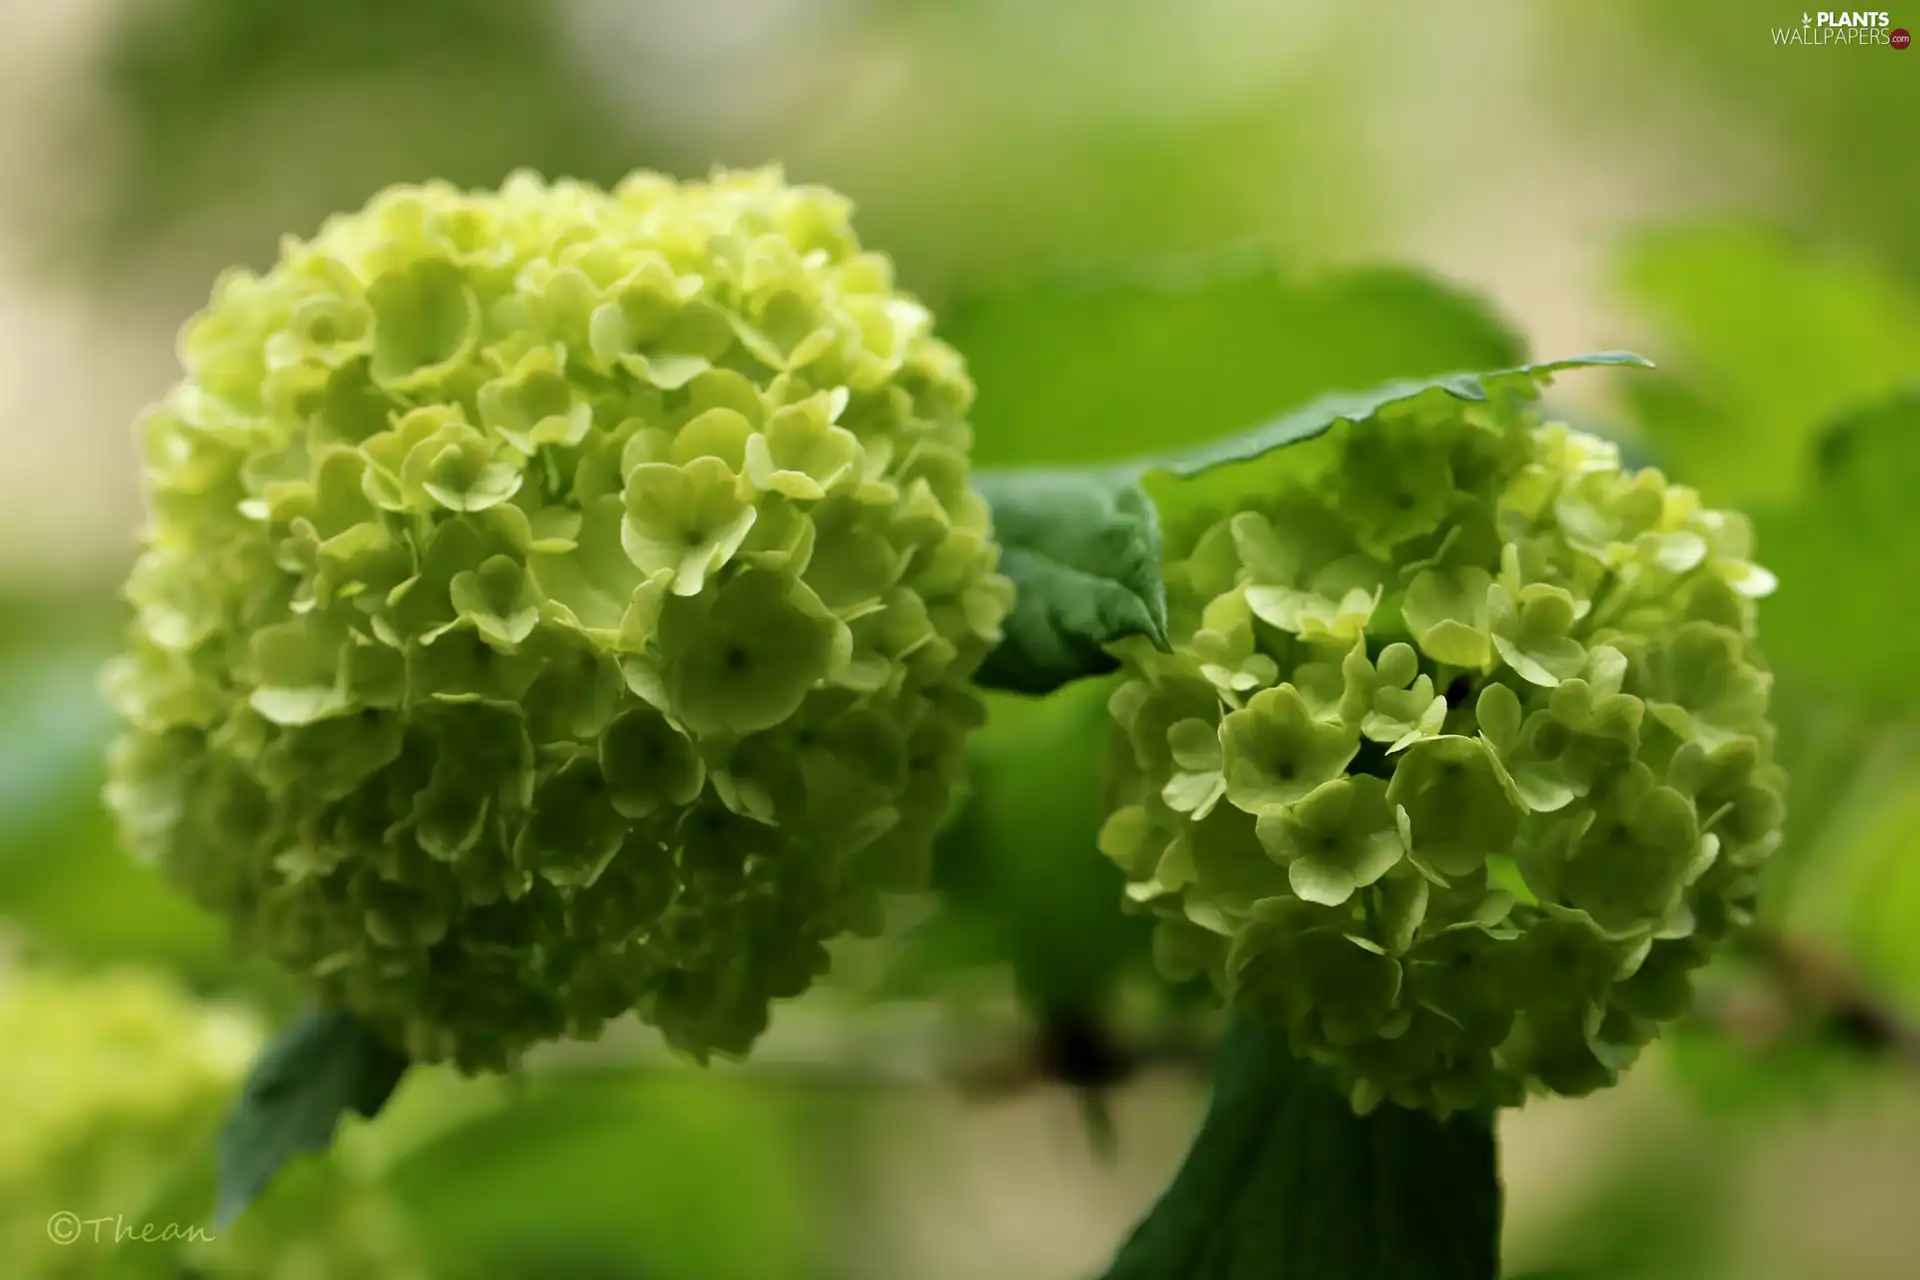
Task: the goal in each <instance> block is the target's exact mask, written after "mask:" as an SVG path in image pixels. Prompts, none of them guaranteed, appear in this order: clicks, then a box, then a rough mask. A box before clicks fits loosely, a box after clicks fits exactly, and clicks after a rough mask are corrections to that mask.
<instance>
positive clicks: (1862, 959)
mask: <svg viewBox="0 0 1920 1280" xmlns="http://www.w3.org/2000/svg"><path fill="white" fill-rule="evenodd" d="M1873 764H1874V765H1875V766H1876V767H1875V768H1874V769H1873V771H1872V772H1871V773H1870V774H1869V775H1868V776H1867V778H1866V781H1865V785H1864V786H1863V787H1862V789H1861V794H1860V795H1859V797H1858V798H1857V799H1856V800H1855V801H1854V803H1853V804H1852V805H1851V806H1850V812H1848V813H1846V814H1845V815H1843V817H1844V821H1843V822H1842V823H1841V825H1840V827H1839V829H1838V830H1837V831H1836V832H1835V833H1834V834H1833V837H1832V846H1831V847H1830V848H1829V849H1825V850H1823V851H1822V856H1821V861H1820V863H1819V864H1818V866H1817V867H1815V868H1814V869H1813V872H1814V873H1813V874H1809V875H1806V876H1804V877H1802V879H1803V881H1804V883H1803V884H1802V885H1801V886H1800V887H1799V888H1798V890H1797V892H1796V894H1795V896H1794V900H1793V902H1792V903H1791V904H1790V906H1789V908H1788V914H1787V918H1788V919H1789V920H1791V921H1792V922H1793V924H1794V925H1795V927H1796V928H1797V929H1799V930H1801V931H1804V932H1805V933H1806V934H1807V935H1808V936H1810V937H1815V938H1818V939H1820V940H1822V941H1823V942H1824V943H1825V945H1827V946H1828V947H1831V948H1832V949H1833V950H1834V951H1835V952H1836V953H1837V954H1840V955H1843V956H1845V957H1846V958H1847V959H1848V960H1849V961H1851V962H1852V963H1853V964H1855V965H1857V966H1859V969H1860V971H1861V976H1862V977H1863V978H1864V979H1865V980H1867V981H1869V982H1871V983H1872V984H1873V985H1874V987H1875V988H1876V991H1877V993H1878V994H1879V995H1880V996H1882V997H1884V998H1886V999H1888V1000H1891V1001H1893V1002H1894V1003H1895V1004H1896V1005H1898V1006H1900V1007H1902V1008H1904V1009H1905V1010H1906V1011H1908V1013H1909V1014H1910V1016H1913V1017H1916V1018H1920V930H1916V929H1915V928H1914V922H1915V921H1916V920H1920V740H1916V739H1915V738H1914V736H1913V735H1912V734H1909V735H1908V736H1907V738H1906V739H1905V740H1904V741H1896V742H1895V743H1893V744H1892V748H1891V749H1890V750H1888V751H1886V752H1885V753H1884V754H1883V756H1882V757H1881V758H1880V759H1878V760H1876V761H1874V762H1873Z"/></svg>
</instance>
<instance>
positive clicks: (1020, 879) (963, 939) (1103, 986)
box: [903, 680, 1150, 1014]
mask: <svg viewBox="0 0 1920 1280" xmlns="http://www.w3.org/2000/svg"><path fill="white" fill-rule="evenodd" d="M1113 687H1114V681H1112V680H1083V681H1080V682H1078V683H1076V684H1071V685H1068V686H1067V687H1066V688H1064V689H1061V690H1060V691H1059V692H1057V693H1055V694H1053V695H1051V696H1049V697H1046V698H1041V699H1035V698H1024V697H1014V696H1009V695H1005V694H996V695H989V697H988V699H987V707H988V716H987V724H986V727H985V728H983V729H981V730H979V731H978V732H977V733H975V734H974V735H973V738H972V740H971V741H970V742H969V744H968V751H967V758H968V763H969V778H970V782H969V790H968V794H967V796H966V799H965V800H964V801H963V803H962V807H961V810H960V812H959V813H958V815H956V817H955V818H954V820H953V821H952V822H951V823H949V824H948V826H947V827H946V829H945V830H944V831H942V833H941V835H940V840H939V845H938V849H937V852H936V855H935V858H934V888H935V890H936V891H937V892H938V893H939V894H940V896H941V905H942V912H941V914H939V915H936V916H934V917H933V918H932V919H931V920H930V921H929V922H928V923H927V924H926V925H923V926H922V932H920V933H919V934H918V935H916V936H915V937H913V938H912V940H911V941H910V942H909V945H908V952H907V955H906V957H905V958H904V960H903V963H904V964H905V965H907V966H909V967H914V966H917V967H919V968H921V969H924V970H939V969H941V968H945V967H950V966H971V965H982V964H988V963H1010V964H1011V965H1012V967H1013V971H1014V977H1015V981H1016V983H1017V984H1018V987H1019V990H1020V992H1021V994H1022V996H1023V997H1024V998H1025V999H1026V1000H1027V1001H1028V1002H1029V1003H1030V1004H1031V1005H1033V1006H1034V1007H1036V1008H1038V1009H1039V1010H1041V1011H1042V1013H1043V1014H1047V1013H1054V1012H1059V1011H1067V1010H1076V1011H1078V1010H1093V1011H1098V1010H1101V1009H1102V1008H1103V1007H1104V1006H1105V1004H1106V1002H1107V999H1108V997H1109V995H1110V993H1111V990H1112V988H1113V985H1114V983H1115V981H1116V980H1117V978H1118V977H1119V975H1120V974H1121V973H1122V972H1123V971H1125V970H1126V969H1127V968H1128V967H1129V966H1132V965H1139V966H1141V967H1144V966H1145V964H1146V957H1147V954H1148V935H1149V932H1150V929H1149V921H1148V920H1147V919H1146V918H1145V917H1144V916H1134V915H1127V914H1124V913H1123V912H1122V911H1121V908H1120V904H1121V899H1122V891H1123V890H1124V888H1125V881H1124V879H1123V877H1122V876H1121V874H1120V870H1119V868H1118V867H1116V866H1114V865H1113V863H1112V862H1110V861H1109V860H1108V859H1107V858H1106V857H1104V856H1103V855H1102V854H1101V853H1100V850H1099V847H1098V844H1097V840H1098V837H1099V834H1100V825H1101V823H1102V822H1103V821H1104V820H1105V818H1106V797H1105V790H1106V786H1105V759H1104V758H1105V754H1106V750H1107V742H1108V735H1109V733H1110V732H1111V727H1110V722H1109V717H1108V714H1107V698H1108V697H1109V696H1110V695H1111V694H1112V692H1113Z"/></svg>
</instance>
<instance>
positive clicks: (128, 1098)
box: [0, 969, 260, 1275]
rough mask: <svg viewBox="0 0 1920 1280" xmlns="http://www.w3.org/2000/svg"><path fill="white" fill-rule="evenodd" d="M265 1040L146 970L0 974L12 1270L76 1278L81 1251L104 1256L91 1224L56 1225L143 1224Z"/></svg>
mask: <svg viewBox="0 0 1920 1280" xmlns="http://www.w3.org/2000/svg"><path fill="white" fill-rule="evenodd" d="M259 1034H260V1033H259V1028H258V1027H257V1026H256V1025H255V1024H254V1023H252V1022H251V1021H249V1020H248V1019H246V1018H244V1017H241V1016H239V1015H236V1014H231V1013H223V1012H216V1011H210V1010H204V1009H202V1008H200V1007H198V1006H196V1005H195V1004H194V1003H193V1002H192V1001H191V1000H189V999H187V998H186V997H185V996H184V995H183V994H181V993H180V992H178V991H176V990H175V989H173V988H172V987H170V986H168V985H167V984H166V983H164V982H162V981H161V980H159V979H157V978H154V977H151V976H149V975H147V974H144V973H140V972H137V971H127V972H120V973H109V974H99V975H95V976H91V977H86V978H78V977H67V976H64V975H59V974H54V973H45V972H36V971H19V972H16V971H13V970H10V969H9V970H5V971H0V1044H4V1045H5V1046H6V1050H5V1052H4V1054H0V1204H4V1205H6V1206H7V1208H6V1212H5V1214H4V1215H3V1216H0V1232H4V1235H3V1236H0V1256H4V1257H5V1258H6V1259H7V1265H8V1269H9V1272H10V1274H26V1275H41V1274H45V1275H59V1274H66V1273H74V1274H77V1273H80V1272H82V1271H84V1270H85V1267H84V1266H83V1265H81V1262H82V1259H81V1258H80V1257H78V1256H76V1254H77V1253H79V1252H85V1253H86V1256H87V1257H88V1258H90V1259H91V1260H92V1261H93V1262H94V1263H98V1262H99V1261H100V1259H101V1257H102V1253H101V1251H100V1250H98V1249H91V1248H90V1246H91V1244H92V1242H91V1240H90V1239H88V1238H87V1237H86V1235H85V1234H84V1231H85V1230H89V1229H86V1228H82V1227H80V1226H77V1225H76V1226H75V1227H74V1232H73V1234H74V1238H73V1239H71V1240H57V1239H55V1237H56V1236H60V1235H64V1234H68V1233H67V1232H66V1231H65V1230H64V1228H62V1227H59V1226H55V1227H52V1228H50V1227H49V1220H50V1219H51V1218H52V1217H53V1216H54V1215H55V1214H62V1213H65V1214H72V1215H74V1217H75V1220H76V1223H80V1222H84V1221H85V1220H87V1219H92V1218H96V1217H99V1216H103V1215H109V1216H110V1215H113V1214H124V1215H125V1216H126V1217H127V1218H128V1219H130V1220H133V1221H136V1222H137V1221H139V1211H140V1210H142V1209H143V1208H145V1207H146V1205H147V1203H148V1202H149V1201H150V1200H151V1199H152V1198H153V1196H154V1195H155V1194H156V1193H157V1192H159V1191H160V1190H161V1189H162V1188H163V1186H164V1185H165V1183H166V1181H167V1179H168V1178H169V1176H170V1175H171V1172H172V1170H174V1169H175V1168H176V1166H177V1165H178V1164H179V1162H180V1159H181V1153H182V1152H185V1151H190V1150H192V1149H193V1148H194V1146H195V1144H197V1143H201V1142H204V1141H206V1139H207V1138H208V1136H209V1132H210V1129H211V1126H212V1123H213V1121H214V1119H215V1118H216V1117H217V1115H218V1114H219V1111H220V1108H221V1107H222V1106H223V1105H224V1104H225V1103H226V1101H227V1098H228V1095H229V1094H230V1093H231V1091H232V1089H233V1087H234V1085H235V1083H236V1082H237V1081H238V1080H239V1078H240V1075H241V1073H242V1072H244V1071H245V1070H246V1067H247V1062H248V1060H249V1059H250V1058H251V1057H252V1056H253V1051H254V1049H255V1047H256V1046H257V1045H258V1043H259ZM108 1247H109V1248H110V1247H111V1238H110V1236H109V1243H108ZM63 1268H64V1269H65V1270H64V1271H63Z"/></svg>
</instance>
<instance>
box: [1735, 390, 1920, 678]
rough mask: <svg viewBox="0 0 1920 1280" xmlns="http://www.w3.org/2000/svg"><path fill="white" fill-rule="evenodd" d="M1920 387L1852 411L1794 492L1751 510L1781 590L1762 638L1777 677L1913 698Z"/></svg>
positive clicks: (1918, 649)
mask: <svg viewBox="0 0 1920 1280" xmlns="http://www.w3.org/2000/svg"><path fill="white" fill-rule="evenodd" d="M1915 476H1920V393H1908V394H1905V395H1901V396H1898V397H1896V398H1894V399H1892V400H1889V401H1886V402H1884V403H1882V404H1880V405H1878V406H1876V407H1873V408H1869V409H1866V410H1864V411H1861V412H1858V413H1855V414H1853V415H1851V416H1849V417H1847V418H1846V419H1844V420H1842V421H1840V422H1838V423H1836V424H1835V425H1833V426H1832V427H1831V428H1830V429H1829V430H1828V431H1827V432H1826V433H1825V434H1824V435H1823V436H1822V437H1821V438H1820V442H1819V450H1818V462H1817V465H1816V468H1815V472H1814V474H1813V477H1812V480H1811V483H1810V485H1809V486H1808V490H1807V492H1806V493H1805V495H1804V496H1803V497H1802V498H1801V500H1800V501H1799V502H1797V503H1795V504H1793V505H1791V506H1785V507H1775V508H1772V509H1766V510H1760V511H1756V512H1755V513H1754V527H1755V546H1756V555H1757V557H1758V559H1759V561H1760V563H1762V564H1764V565H1766V566H1767V568H1768V569H1770V570H1772V571H1773V573H1774V575H1775V576H1776V577H1777V578H1779V580H1780V586H1779V589H1778V590H1777V591H1775V592H1774V594H1773V595H1771V596H1769V597H1768V598H1767V599H1766V600H1764V601H1762V602H1761V607H1760V642H1761V645H1762V646H1763V648H1764V649H1765V652H1766V654H1767V657H1768V658H1769V659H1770V660H1771V661H1772V663H1773V665H1774V666H1775V667H1777V668H1778V669H1779V670H1780V671H1781V672H1782V674H1783V675H1786V674H1790V675H1792V676H1793V677H1795V678H1797V679H1799V680H1802V681H1804V682H1805V683H1806V684H1808V685H1809V686H1810V687H1813V688H1817V689H1823V690H1826V691H1829V692H1835V693H1842V694H1847V695H1852V696H1854V697H1857V698H1860V699H1862V700H1864V701H1867V702H1869V703H1872V704H1875V705H1879V706H1883V707H1898V706H1907V707H1911V706H1912V705H1914V701H1915V695H1916V691H1917V690H1920V684H1916V681H1915V673H1916V672H1917V671H1920V629H1916V628H1915V627H1914V625H1913V601H1915V600H1920V556H1916V555H1915V554H1914V548H1915V547H1916V546H1920V505H1916V504H1915V502H1914V497H1913V477H1915Z"/></svg>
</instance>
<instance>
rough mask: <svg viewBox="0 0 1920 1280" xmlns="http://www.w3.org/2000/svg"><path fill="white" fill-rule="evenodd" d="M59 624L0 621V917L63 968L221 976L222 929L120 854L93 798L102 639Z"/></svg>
mask: <svg viewBox="0 0 1920 1280" xmlns="http://www.w3.org/2000/svg"><path fill="white" fill-rule="evenodd" d="M60 613H61V610H60V606H58V605H56V604H54V603H52V602H39V606H38V608H37V609H34V610H32V611H30V613H29V615H28V618H27V620H26V621H25V622H23V623H21V624H16V623H15V622H14V621H13V620H12V619H10V618H7V617H6V616H5V615H4V614H0V622H4V623H5V624H6V626H7V630H8V633H9V634H8V637H7V640H8V643H7V644H6V646H5V648H4V649H3V650H0V916H5V917H8V918H10V919H11V920H13V921H15V922H17V923H19V924H20V925H21V926H23V927H24V928H25V930H26V932H27V933H28V935H29V937H30V939H31V941H32V942H33V943H34V944H35V945H36V946H39V947H42V948H46V949H49V950H52V951H54V952H57V953H59V954H60V955H61V956H62V957H64V958H67V959H77V960H89V961H116V960H131V959H164V960H167V961H170V962H177V963H179V964H181V965H183V966H184V967H185V968H187V969H188V970H190V971H191V972H192V973H193V974H194V975H195V976H198V977H206V976H210V975H211V974H213V973H215V972H217V971H222V970H224V969H225V968H226V967H227V966H228V964H229V959H228V949H227V945H226V940H225V937H224V935H223V932H222V930H221V929H220V928H219V927H218V926H217V925H216V924H215V923H214V922H213V921H212V919H211V918H210V917H208V916H206V915H204V914H203V913H201V912H199V911H198V910H196V909H195V908H194V907H193V906H192V905H191V904H189V903H188V902H187V901H186V900H185V899H184V898H182V897H181V896H180V895H179V894H177V893H175V892H174V891H173V890H172V889H170V888H169V887H168V886H167V885H166V884H164V883H163V882H162V881H161V879H160V877H159V876H158V875H157V874H155V873H154V871H153V870H152V869H150V868H147V867H143V866H140V865H137V864H136V863H134V862H133V861H131V860H130V859H129V858H128V857H127V856H126V855H125V853H124V852H122V850H121V849H120V848H119V841H118V836H117V833H116V832H115V829H114V824H113V822H112V820H111V819H110V817H109V816H108V814H107V812H106V809H105V806H104V805H103V804H102V802H101V798H100V792H101V788H102V786H103V784H104V782H105V752H106V746H107V742H108V740H109V738H110V737H111V736H112V734H113V728H114V721H113V717H112V714H111V713H110V711H109V710H108V708H107V706H106V703H105V702H104V700H103V699H102V698H101V696H100V693H99V690H98V688H97V687H96V686H97V681H98V677H99V672H100V668H101V665H102V664H103V663H104V662H105V661H106V658H107V656H108V654H110V653H111V652H112V649H111V645H110V641H109V639H108V636H109V634H110V633H109V632H108V631H107V629H106V628H105V627H104V626H101V625H99V624H98V622H97V621H96V620H95V619H94V618H93V616H92V614H91V611H87V612H85V613H83V614H82V615H80V616H78V617H75V618H62V617H61V616H60ZM22 633H24V635H23V634H22Z"/></svg>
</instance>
